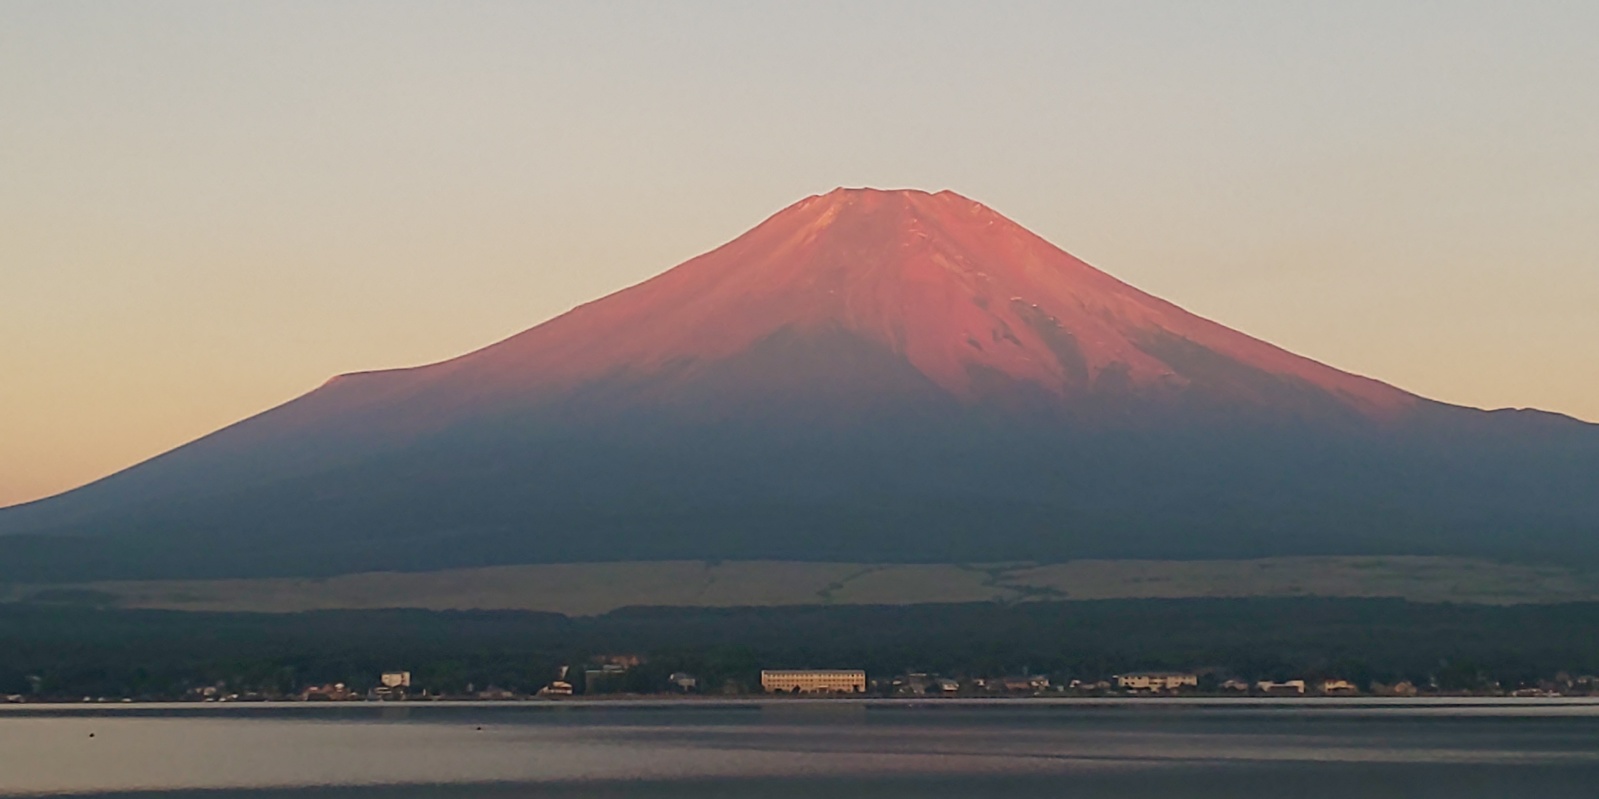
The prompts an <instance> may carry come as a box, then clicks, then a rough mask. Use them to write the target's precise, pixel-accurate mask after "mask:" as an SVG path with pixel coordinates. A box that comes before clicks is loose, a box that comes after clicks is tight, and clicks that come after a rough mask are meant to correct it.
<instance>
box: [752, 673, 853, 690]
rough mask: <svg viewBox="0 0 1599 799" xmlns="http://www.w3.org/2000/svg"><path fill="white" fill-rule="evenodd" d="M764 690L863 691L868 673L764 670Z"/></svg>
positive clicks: (762, 678) (762, 674)
mask: <svg viewBox="0 0 1599 799" xmlns="http://www.w3.org/2000/svg"><path fill="white" fill-rule="evenodd" d="M761 690H763V691H765V692H767V693H769V694H771V693H799V694H860V693H865V692H866V672H864V671H860V670H850V669H779V670H767V671H762V672H761Z"/></svg>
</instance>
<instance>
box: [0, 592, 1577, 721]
mask: <svg viewBox="0 0 1599 799" xmlns="http://www.w3.org/2000/svg"><path fill="white" fill-rule="evenodd" d="M617 654H635V655H641V656H644V658H645V662H644V663H643V664H642V665H640V666H637V667H635V668H633V669H631V670H629V671H628V672H627V673H626V674H625V675H622V676H620V677H617V678H615V679H610V680H607V681H604V682H603V683H601V684H600V688H599V689H600V690H610V691H626V692H638V693H652V692H660V691H665V690H667V678H668V676H669V675H670V674H671V673H673V672H677V671H683V672H688V673H690V674H693V675H695V676H696V677H697V678H699V690H701V691H703V692H711V693H721V692H723V691H724V690H729V691H748V690H752V689H753V688H754V687H755V686H756V685H757V684H758V674H759V670H760V669H762V668H790V667H816V668H826V667H839V668H844V667H848V668H865V669H867V671H868V672H869V673H870V674H871V675H872V676H873V677H880V676H881V677H886V676H890V675H893V674H897V673H901V672H906V671H926V672H937V673H942V674H946V675H952V676H997V675H1003V674H1015V673H1020V672H1023V671H1028V672H1031V673H1035V674H1037V673H1045V674H1052V675H1057V676H1059V677H1063V678H1066V677H1077V678H1081V679H1090V680H1092V679H1101V678H1104V677H1108V676H1110V675H1112V674H1115V673H1117V672H1121V671H1127V670H1134V669H1209V670H1211V673H1229V674H1235V675H1238V676H1241V677H1244V678H1247V679H1286V678H1290V677H1304V678H1311V679H1314V678H1317V677H1340V678H1343V679H1349V680H1352V681H1355V682H1357V683H1367V682H1371V681H1380V682H1386V683H1392V682H1397V681H1399V680H1409V681H1411V682H1414V683H1416V684H1418V685H1428V684H1436V685H1438V686H1439V687H1440V688H1443V689H1449V690H1470V689H1474V688H1480V687H1482V686H1484V685H1487V684H1488V683H1490V682H1495V681H1497V682H1499V683H1500V684H1502V685H1505V686H1507V687H1511V686H1515V685H1520V684H1529V683H1532V682H1535V681H1537V680H1540V679H1547V678H1549V677H1552V676H1553V675H1555V674H1556V673H1558V672H1566V673H1569V674H1573V675H1576V674H1593V673H1599V604H1596V603H1574V604H1564V605H1527V606H1510V607H1492V606H1477V605H1428V604H1413V603H1406V602H1401V601H1397V600H1393V601H1390V600H1348V599H1343V600H1331V599H1247V600H1170V601H1163V600H1117V601H1099V602H1060V603H1042V602H1040V603H1028V604H1020V605H1000V604H962V605H919V606H910V607H877V606H836V607H826V606H818V607H788V608H732V609H676V608H674V609H667V608H637V609H624V610H619V611H615V612H612V613H609V614H606V615H603V616H596V617H580V618H567V617H564V616H559V615H554V614H540V613H520V612H428V611H407V610H393V611H337V612H332V611H330V612H316V613H301V614H280V615H273V614H244V613H181V612H168V611H126V610H110V609H96V608H91V607H81V606H71V605H39V604H34V605H0V694H37V695H42V696H52V697H58V698H67V697H82V696H108V697H123V696H129V697H148V698H158V697H175V696H181V695H183V694H184V693H185V692H187V691H188V690H190V689H191V688H195V687H198V686H206V685H215V684H218V683H222V684H225V685H226V686H227V687H228V689H229V690H231V691H236V692H261V693H263V694H270V695H282V694H288V693H290V692H293V691H295V690H297V689H299V688H302V687H304V686H306V685H312V684H321V683H328V682H344V683H346V684H348V685H350V686H351V687H352V688H353V689H355V690H358V691H364V690H366V689H368V688H370V687H372V685H373V684H374V683H375V682H376V681H377V678H378V676H379V674H380V673H381V672H382V671H384V670H388V669H406V670H409V671H411V672H412V675H413V681H414V683H415V685H416V686H417V687H418V688H419V689H420V688H426V689H428V690H429V691H431V692H434V693H460V692H464V691H466V690H467V689H468V688H469V687H471V688H474V689H477V690H482V689H484V688H487V687H489V686H495V687H499V688H503V689H506V690H510V691H515V692H519V693H521V692H532V691H535V690H537V689H538V688H539V687H541V686H543V685H545V684H547V683H548V682H550V681H551V680H552V679H554V678H555V676H556V674H557V673H558V669H559V668H560V667H561V666H563V665H571V666H574V667H578V668H582V667H583V666H584V665H585V664H588V663H590V662H592V659H593V658H595V657H597V656H605V655H617ZM573 682H574V684H576V685H578V688H579V690H580V691H581V690H582V680H581V679H574V680H573Z"/></svg>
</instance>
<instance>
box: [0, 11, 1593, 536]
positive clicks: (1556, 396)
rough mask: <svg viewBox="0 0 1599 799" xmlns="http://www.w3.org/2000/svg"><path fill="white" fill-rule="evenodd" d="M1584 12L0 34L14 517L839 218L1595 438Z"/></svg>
mask: <svg viewBox="0 0 1599 799" xmlns="http://www.w3.org/2000/svg"><path fill="white" fill-rule="evenodd" d="M1594 23H1599V7H1580V6H1577V5H1574V4H1558V3H1547V4H1535V5H1531V6H1522V5H1517V6H1510V5H1508V4H1495V3H1425V2H1423V3H1410V4H1406V5H1404V6H1403V7H1393V6H1391V5H1390V4H1379V3H1350V4H1344V5H1340V6H1338V7H1336V8H1328V7H1324V6H1319V5H1315V4H1268V3H1252V2H1228V3H1218V4H1212V5H1208V6H1206V7H1205V8H1204V9H1197V8H1194V7H1190V6H1186V5H1182V4H1176V3H1140V4H1114V5H1112V4H1099V3H1076V4H1065V5H1062V4H1047V3H1008V4H999V5H998V6H990V5H987V4H985V5H984V6H983V7H982V8H978V7H977V6H975V5H972V6H963V5H958V4H933V3H901V2H881V3H873V4H869V5H867V6H864V7H859V6H856V5H855V4H842V3H821V4H817V3H805V4H798V3H795V4H773V5H764V6H762V7H760V8H749V7H743V6H740V5H737V4H732V3H711V2H701V3H681V4H676V5H672V6H669V7H668V6H646V5H630V4H625V3H599V2H596V3H581V4H579V3H569V4H557V3H550V4H539V5H533V4H528V5H518V4H500V3H472V4H432V3H383V4H378V3H368V2H349V3H339V4H327V5H325V4H313V3H281V4H260V5H250V4H235V3H227V4H212V3H187V2H158V3H147V4H142V5H137V6H133V5H129V6H103V5H94V4H88V3H74V2H48V3H46V2H14V3H10V4H7V5H5V6H3V7H0V103H3V104H4V107H6V108H7V109H8V113H7V115H6V117H7V118H6V119H5V120H4V121H0V142H3V143H4V144H5V146H4V147H3V148H0V176H3V178H4V179H3V180H0V232H3V233H4V234H5V237H6V242H7V247H6V252H7V255H6V263H5V266H4V268H3V269H0V340H3V341H5V342H7V345H6V346H4V347H0V374H4V375H5V376H6V380H5V383H4V390H0V444H3V445H0V506H5V505H10V504H14V503H18V502H23V501H27V500H30V499H35V498H39V497H42V496H46V495H50V494H54V493H56V492H59V491H61V490H65V489H67V488H71V487H73V486H76V485H79V484H82V483H85V482H88V481H90V480H92V479H95V478H97V477H100V476H103V475H105V474H107V473H110V472H112V471H115V470H117V469H120V468H122V467H125V466H128V465H131V464H133V463H135V462H138V461H141V460H143V459H145V458H148V457H151V456H153V455H156V454H158V453H160V452H162V451H165V450H168V449H171V448H172V447H175V446H178V445H180V444H182V443H184V442H186V441H189V440H192V439H194V438H196V437H198V436H201V435H204V434H206V433H208V432H211V431H212V430H215V429H218V428H220V427H222V426H224V425H226V424H229V423H231V422H233V421H237V420H238V419H241V418H244V417H246V416H249V415H251V414H254V413H256V412H259V411H262V410H265V409H267V408H269V407H272V406H274V405H277V404H279V403H281V402H283V401H286V400H288V399H291V398H293V397H294V396H297V395H299V394H302V393H304V392H305V391H308V390H310V389H312V388H314V387H315V386H317V385H319V384H320V383H322V382H323V381H325V380H326V379H327V378H329V377H331V376H333V375H334V374H338V373H344V372H352V371H364V370H371V369H381V368H389V367H397V366H407V365H414V364H420V363H426V362H433V361H437V360H441V359H444V358H448V357H451V356H454V355H458V354H461V353H463V352H466V351H469V350H472V349H476V348H478V347H481V346H484V345H487V344H489V343H491V342H493V341H496V340H499V339H501V338H504V337H506V336H508V335H511V334H514V333H516V332H518V331H520V330H523V329H526V328H528V327H531V326H533V325H535V324H537V323H539V322H542V321H544V320H547V319H549V318H551V317H554V316H556V315H558V314H559V313H562V312H564V311H565V310H567V309H569V308H571V307H573V306H576V305H578V304H581V303H583V302H586V301H589V300H592V299H596V298H598V297H601V296H604V295H606V294H609V293H611V292H612V291H615V290H617V289H620V288H623V287H625V286H627V285H631V284H634V283H637V282H640V281H642V280H644V279H647V278H649V277H651V276H653V275H655V274H658V273H660V272H662V271H664V270H666V269H667V268H670V267H671V266H673V265H676V264H678V263H680V262H682V261H684V260H686V259H688V258H690V257H692V256H694V255H697V254H699V253H701V252H704V251H706V250H709V249H712V248H714V247H716V246H718V245H720V244H722V243H724V242H726V241H727V240H729V239H731V238H733V237H735V236H737V235H738V234H740V233H742V232H744V231H745V230H747V229H748V228H750V227H752V226H753V225H755V224H756V223H758V222H759V221H761V220H762V219H764V218H766V217H767V216H769V215H770V214H772V213H774V212H776V211H777V210H779V209H780V208H782V207H784V206H787V205H789V204H790V203H792V202H795V201H797V200H799V199H801V198H802V197H805V196H807V195H811V194H818V193H823V192H825V191H827V190H829V189H831V188H833V187H834V186H838V185H846V186H862V185H871V186H875V187H879V188H920V189H925V190H928V191H938V190H941V189H946V188H947V189H951V190H954V191H956V192H959V193H961V194H963V195H965V196H968V197H970V198H972V199H974V200H977V201H979V202H982V203H984V204H986V205H988V206H990V207H992V208H994V209H995V210H997V211H999V212H1000V213H1002V214H1005V215H1006V216H1009V217H1011V218H1012V219H1015V220H1016V221H1018V222H1019V223H1021V224H1022V225H1024V226H1026V227H1028V228H1029V229H1031V230H1033V231H1034V232H1036V233H1038V234H1039V235H1042V236H1043V237H1045V238H1046V239H1049V240H1050V241H1051V242H1052V243H1054V244H1056V245H1058V246H1060V247H1062V248H1063V249H1065V250H1067V251H1068V252H1071V253H1073V254H1075V255H1077V256H1079V257H1082V258H1083V259H1085V260H1086V261H1088V262H1089V263H1091V264H1093V265H1094V266H1095V267H1097V268H1100V269H1102V270H1104V271H1106V272H1108V273H1110V274H1111V275H1114V276H1116V277H1117V278H1119V279H1122V280H1124V281H1126V282H1128V283H1131V284H1132V285H1134V286H1137V287H1138V288H1140V289H1143V290H1145V291H1148V292H1151V293H1153V294H1155V295H1157V296H1160V297H1163V298H1164V299H1167V300H1170V301H1172V302H1174V303H1176V304H1178V305H1181V306H1183V307H1185V308H1187V309H1189V310H1191V311H1194V312H1196V313H1198V314H1200V315H1202V316H1205V317H1208V318H1210V319H1213V320H1215V321H1217V322H1220V323H1222V324H1224V325H1227V326H1229V327H1233V328H1235V329H1238V330H1241V331H1243V332H1245V333H1248V334H1250V335H1253V336H1255V337H1258V338H1261V339H1264V340H1266V341H1269V342H1271V343H1273V344H1276V345H1278V346H1281V347H1284V348H1286V349H1288V350H1291V351H1294V352H1297V353H1299V354H1302V355H1305V356H1307V357H1311V358H1314V359H1316V360H1319V361H1322V362H1324V363H1328V364H1330V365H1332V366H1335V367H1338V368H1340V369H1344V370H1347V371H1350V372H1354V373H1357V374H1362V375H1366V376H1370V377H1374V378H1377V379H1379V380H1383V381H1385V382H1388V383H1392V384H1394V385H1396V386H1398V387H1400V388H1403V389H1406V390H1408V391H1413V392H1415V393H1418V394H1421V395H1423V396H1427V397H1430V398H1433V399H1438V400H1442V401H1446V402H1452V403H1457V404H1463V405H1471V406H1477V407H1485V408H1495V407H1505V406H1511V407H1539V408H1543V409H1545V410H1550V411H1556V412H1561V413H1566V414H1570V415H1573V416H1577V417H1579V418H1584V419H1588V420H1599V392H1595V391H1594V388H1595V386H1596V385H1599V383H1596V378H1599V365H1596V364H1595V359H1594V357H1593V349H1594V345H1593V342H1595V341H1599V314H1595V313H1593V311H1592V309H1593V308H1594V307H1596V306H1599V269H1596V268H1595V265H1594V264H1593V258H1594V256H1593V253H1594V252H1595V251H1599V248H1596V246H1595V245H1599V228H1596V227H1595V226H1594V225H1593V224H1592V221H1591V219H1592V217H1593V215H1594V214H1593V211H1594V209H1595V208H1599V154H1596V151H1595V150H1594V148H1593V146H1592V142H1593V141H1595V140H1596V138H1599V136H1596V134H1599V97H1596V96H1595V95H1596V94H1599V85H1596V84H1594V82H1592V81H1585V80H1582V78H1583V77H1585V75H1586V74H1587V73H1586V72H1585V71H1584V70H1585V69H1590V67H1589V65H1588V62H1589V60H1590V53H1589V50H1590V46H1589V44H1588V42H1587V39H1588V36H1587V31H1591V30H1592V29H1593V25H1594Z"/></svg>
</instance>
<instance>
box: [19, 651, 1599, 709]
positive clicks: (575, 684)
mask: <svg viewBox="0 0 1599 799" xmlns="http://www.w3.org/2000/svg"><path fill="white" fill-rule="evenodd" d="M646 662H647V661H646V660H645V658H643V657H642V656H639V655H606V656H600V657H596V658H594V659H592V660H591V661H590V662H588V663H585V664H582V665H580V666H562V667H560V668H559V669H558V670H557V672H556V673H555V675H554V678H553V679H551V680H550V681H549V682H548V683H546V684H545V685H543V686H542V687H540V688H538V689H537V690H535V691H531V692H529V691H517V690H513V689H510V688H505V687H501V686H496V685H483V686H477V685H472V684H468V685H467V686H466V687H465V690H458V691H441V690H435V689H432V688H430V687H429V686H427V685H424V684H421V683H420V682H418V681H417V680H415V679H413V676H412V673H411V672H410V671H406V670H401V669H397V670H393V671H384V672H381V673H379V674H376V675H371V676H370V679H369V681H368V684H366V685H362V684H359V683H356V682H353V681H352V682H349V683H345V682H333V683H320V684H313V685H306V686H303V687H301V688H299V689H298V690H295V691H292V692H282V691H272V690H265V691H263V690H237V689H235V688H234V687H232V686H230V685H229V683H228V682H227V681H226V680H222V681H218V682H216V683H214V684H206V685H196V686H194V687H192V688H190V689H188V690H187V691H186V692H184V693H183V694H181V695H143V696H138V697H104V696H84V697H68V696H59V695H50V694H48V693H45V692H43V691H41V690H38V689H39V688H40V687H41V686H40V684H39V681H38V680H37V679H35V680H33V685H34V688H35V690H33V691H30V692H29V693H22V694H8V695H4V696H0V700H3V701H4V702H6V703H10V704H27V703H61V702H90V703H93V702H135V701H164V702H170V701H178V702H264V701H273V702H284V701H299V702H397V701H526V700H561V699H567V698H572V697H587V698H606V697H608V698H643V697H689V696H702V697H719V698H738V697H766V698H775V697H785V696H804V697H811V698H817V697H856V698H882V699H893V698H902V699H928V698H937V699H959V698H1002V697H1010V698H1027V697H1084V698H1088V697H1141V696H1143V697H1172V696H1192V697H1220V698H1225V697H1357V696H1372V697H1401V698H1402V697H1428V696H1433V697H1450V696H1455V697H1472V696H1488V697H1522V698H1556V697H1599V677H1596V676H1592V675H1583V676H1572V675H1567V674H1563V673H1562V674H1558V675H1556V676H1555V677H1554V678H1552V679H1547V680H1540V681H1538V682H1536V683H1535V684H1530V685H1516V686H1504V685H1501V684H1499V683H1497V682H1491V683H1487V684H1484V685H1481V686H1479V687H1477V688H1473V689H1469V690H1467V689H1460V688H1458V687H1449V686H1445V685H1442V684H1440V683H1438V682H1436V681H1429V682H1425V683H1422V684H1417V683H1413V682H1410V681H1399V682H1395V683H1391V684H1389V683H1381V682H1368V683H1365V684H1360V683H1357V682H1354V681H1351V680H1349V679H1344V678H1340V677H1329V676H1322V677H1316V678H1293V679H1284V680H1248V679H1243V678H1240V677H1238V676H1235V675H1230V674H1227V673H1225V672H1222V671H1221V670H1217V669H1200V670H1195V671H1133V672H1127V673H1124V674H1115V675H1111V676H1109V677H1107V678H1104V679H1083V678H1076V677H1068V676H1061V675H1047V674H1025V673H1024V674H1013V675H1006V676H998V677H990V676H983V677H969V676H946V675H941V674H930V673H925V672H906V673H902V674H895V675H892V676H886V677H872V676H870V675H868V674H867V673H866V671H865V670H862V669H763V670H761V671H760V672H759V678H758V680H751V681H749V682H744V681H740V680H736V679H727V680H723V681H722V682H721V683H720V684H707V683H706V682H705V681H702V680H701V679H700V678H699V677H697V676H696V675H694V674H690V673H688V672H683V671H675V672H671V673H670V674H668V675H666V677H665V679H664V680H658V681H656V682H655V683H654V684H652V685H641V684H640V682H639V680H638V679H637V676H638V674H639V669H640V667H641V666H643V665H644V664H645V663H646ZM652 689H653V690H652Z"/></svg>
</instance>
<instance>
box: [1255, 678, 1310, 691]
mask: <svg viewBox="0 0 1599 799" xmlns="http://www.w3.org/2000/svg"><path fill="white" fill-rule="evenodd" d="M1255 687H1256V688H1258V689H1259V690H1260V692H1261V693H1263V694H1303V693H1305V681H1304V680H1289V681H1287V682H1272V681H1271V680H1261V681H1260V682H1258V683H1255Z"/></svg>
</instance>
